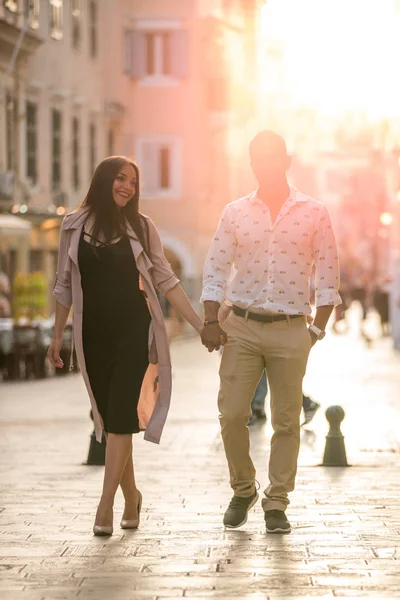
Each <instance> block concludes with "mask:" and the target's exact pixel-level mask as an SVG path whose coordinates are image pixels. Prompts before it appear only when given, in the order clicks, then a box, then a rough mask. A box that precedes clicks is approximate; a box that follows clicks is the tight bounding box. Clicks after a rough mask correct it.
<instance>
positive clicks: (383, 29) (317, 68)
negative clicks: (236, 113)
mask: <svg viewBox="0 0 400 600" xmlns="http://www.w3.org/2000/svg"><path fill="white" fill-rule="evenodd" d="M397 6H398V3H397ZM262 43H263V44H264V52H263V54H262V58H261V73H260V74H261V77H260V86H261V90H262V89H263V86H268V85H269V84H270V82H269V81H268V79H269V73H270V71H268V68H265V67H268V65H267V63H266V62H265V48H268V47H274V45H275V47H277V48H279V49H280V51H281V61H282V64H281V70H280V80H279V81H278V82H277V85H280V86H284V87H285V89H286V90H287V92H288V94H289V96H290V99H291V102H292V104H294V105H297V106H298V105H302V106H309V107H312V108H314V109H315V110H316V111H318V112H321V113H331V114H332V113H333V114H340V113H342V112H344V111H346V110H358V111H360V112H363V113H364V114H366V115H367V116H368V117H370V118H372V119H379V118H384V117H388V118H389V117H394V116H399V115H400V78H399V77H398V59H399V58H400V11H399V10H398V9H396V0H301V1H300V0H268V2H267V4H266V5H265V6H264V9H263V13H262Z"/></svg>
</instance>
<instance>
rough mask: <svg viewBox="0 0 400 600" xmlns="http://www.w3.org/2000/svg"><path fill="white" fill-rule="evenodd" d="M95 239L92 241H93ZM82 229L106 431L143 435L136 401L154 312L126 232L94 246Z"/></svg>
mask: <svg viewBox="0 0 400 600" xmlns="http://www.w3.org/2000/svg"><path fill="white" fill-rule="evenodd" d="M89 240H90V241H89ZM91 241H92V240H91V237H90V236H89V235H88V234H87V233H85V232H82V236H81V239H80V243H79V254H78V260H79V269H80V272H81V282H82V291H83V328H82V334H83V352H84V356H85V363H86V369H87V373H88V376H89V381H90V385H91V388H92V390H93V394H94V397H95V400H96V403H97V406H98V409H99V412H100V415H101V417H102V419H103V423H104V430H105V431H106V432H107V433H120V434H124V433H125V434H128V433H138V432H139V431H140V429H139V421H138V414H137V405H138V400H139V395H140V390H141V386H142V382H143V377H144V375H145V373H146V369H147V367H148V364H149V362H148V335H149V325H150V314H149V310H148V307H147V303H146V300H145V297H144V295H143V292H142V291H141V290H140V288H139V271H138V269H137V266H136V261H135V257H134V255H133V252H132V248H131V245H130V242H129V238H128V237H127V236H123V237H122V238H121V239H120V240H119V241H117V242H115V243H109V244H101V245H99V246H96V248H95V251H94V246H93V244H92V243H91Z"/></svg>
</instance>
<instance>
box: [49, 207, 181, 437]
mask: <svg viewBox="0 0 400 600" xmlns="http://www.w3.org/2000/svg"><path fill="white" fill-rule="evenodd" d="M88 212H89V210H88V209H87V208H81V209H79V210H78V211H76V212H75V213H72V214H71V215H67V216H66V217H65V219H64V221H63V224H62V227H61V235H60V248H59V255H58V267H57V277H56V283H55V286H54V291H53V294H54V296H55V298H56V300H57V302H59V303H60V304H62V305H63V306H65V307H66V308H70V307H71V306H72V310H73V337H74V343H75V348H76V355H77V358H78V363H79V367H80V370H81V373H82V375H83V379H84V381H85V384H86V388H87V391H88V393H89V397H90V402H91V406H92V410H93V419H94V427H95V432H96V439H97V441H98V442H100V441H101V439H102V434H103V429H104V427H103V421H102V418H101V416H100V413H99V411H98V408H97V404H96V399H95V397H94V395H93V391H92V389H91V387H90V383H89V378H88V374H87V371H86V366H85V357H84V353H83V343H82V319H83V293H82V286H81V275H80V271H79V264H78V248H79V240H80V237H81V232H82V228H83V225H84V224H85V221H86V220H87V218H88ZM146 219H147V222H148V225H149V242H150V257H148V256H147V255H146V253H145V252H144V250H143V247H142V245H141V243H140V242H139V240H138V239H137V236H136V235H135V233H134V232H133V231H132V229H130V228H129V229H128V233H129V236H130V243H131V247H132V252H133V254H134V256H135V259H136V264H137V268H138V270H139V273H140V286H141V288H142V289H143V290H144V292H145V293H146V295H147V301H148V306H149V310H150V314H151V324H150V329H149V360H150V364H149V367H148V369H147V372H146V374H145V376H144V379H143V384H142V389H141V392H140V398H139V402H138V417H139V426H140V429H141V430H144V431H145V434H144V439H145V440H148V441H149V442H154V443H155V444H158V443H159V442H160V438H161V434H162V430H163V427H164V424H165V421H166V418H167V414H168V410H169V405H170V400H171V360H170V354H169V345H168V338H167V332H166V329H165V323H164V318H163V315H162V312H161V307H160V303H159V301H158V298H157V294H156V290H158V291H159V292H160V293H162V294H165V293H166V292H168V291H169V290H170V289H172V288H173V287H174V286H176V285H177V284H178V283H179V279H177V278H176V277H175V275H174V272H173V271H172V269H171V266H170V265H169V263H168V262H167V260H166V258H165V256H164V252H163V248H162V243H161V239H160V236H159V234H158V231H157V229H156V227H155V225H154V223H153V222H152V221H151V220H150V219H149V218H148V217H146ZM132 402H135V398H132Z"/></svg>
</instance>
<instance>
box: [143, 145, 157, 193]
mask: <svg viewBox="0 0 400 600" xmlns="http://www.w3.org/2000/svg"><path fill="white" fill-rule="evenodd" d="M159 154H160V153H159V144H158V143H157V142H150V141H148V142H142V143H141V148H140V153H139V159H140V163H139V169H140V173H141V187H142V190H143V194H145V195H148V196H151V195H153V194H157V193H158V191H159V189H160V175H159V171H160V168H159Z"/></svg>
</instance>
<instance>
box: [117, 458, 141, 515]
mask: <svg viewBox="0 0 400 600" xmlns="http://www.w3.org/2000/svg"><path fill="white" fill-rule="evenodd" d="M120 485H121V489H122V493H123V494H124V498H125V510H124V514H123V517H122V518H123V519H128V520H133V519H137V518H138V511H137V508H138V501H139V494H138V489H137V487H136V481H135V472H134V467H133V458H132V453H131V454H130V455H129V456H128V460H127V461H126V465H125V471H124V473H123V475H122V477H121V484H120Z"/></svg>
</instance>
